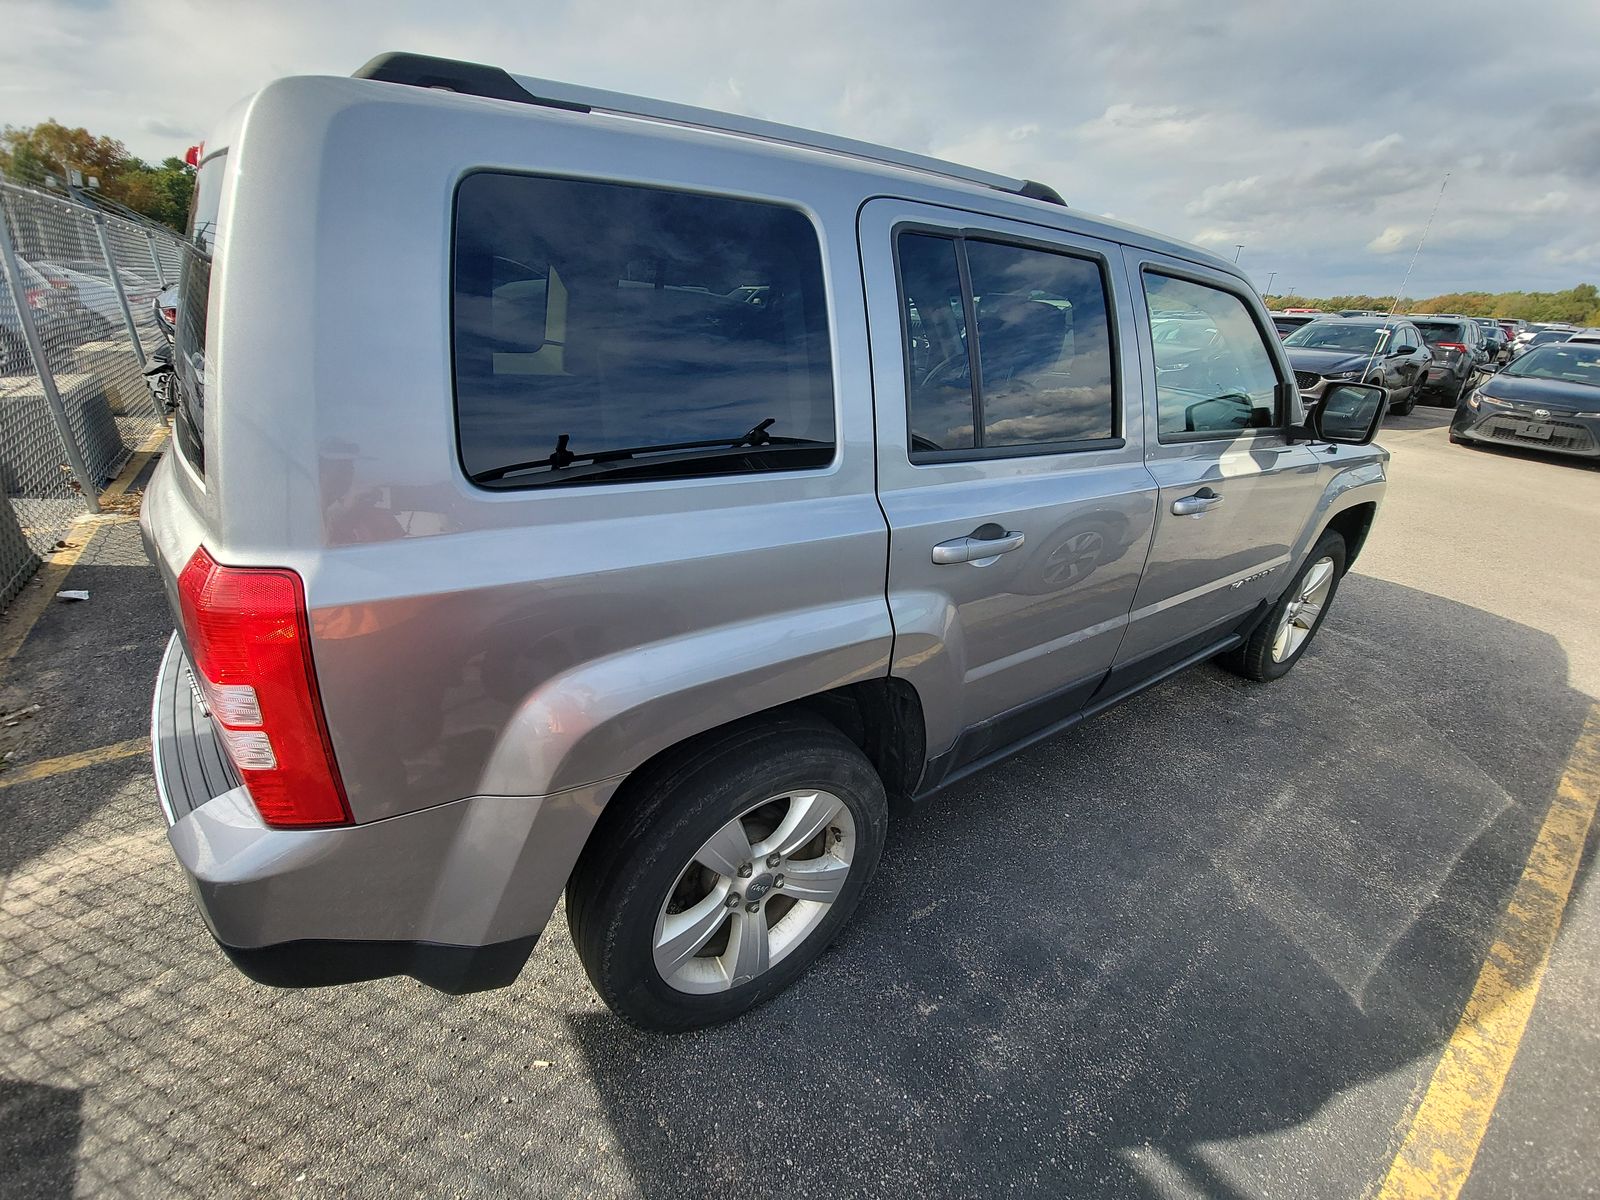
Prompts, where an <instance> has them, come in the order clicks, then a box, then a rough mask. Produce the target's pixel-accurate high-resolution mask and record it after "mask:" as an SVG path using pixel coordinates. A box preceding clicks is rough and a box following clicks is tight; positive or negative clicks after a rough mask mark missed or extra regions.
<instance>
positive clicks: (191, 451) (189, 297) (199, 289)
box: [173, 154, 227, 475]
mask: <svg viewBox="0 0 1600 1200" xmlns="http://www.w3.org/2000/svg"><path fill="white" fill-rule="evenodd" d="M226 158H227V156H226V154H214V155H212V156H211V157H210V158H208V159H206V161H205V162H204V163H202V164H201V166H200V170H199V173H198V174H197V175H196V176H195V184H194V202H193V204H192V206H191V207H190V209H189V233H188V238H187V240H186V241H185V242H184V244H183V267H182V272H181V275H180V278H179V283H178V315H177V322H176V331H175V333H174V343H175V345H174V350H175V353H174V355H173V367H174V370H175V373H176V376H177V394H178V405H177V410H176V412H174V414H173V440H175V441H176V442H177V443H178V449H179V451H180V452H181V453H182V454H183V456H184V457H185V458H186V459H188V460H189V464H190V465H191V466H193V467H194V469H195V470H196V471H198V472H199V473H200V474H201V475H204V474H205V473H206V451H205V405H206V323H207V319H208V317H209V315H210V312H211V262H212V259H213V257H214V256H215V254H216V248H217V242H218V239H219V238H220V237H221V233H222V231H221V229H219V228H218V224H217V217H218V214H219V212H220V211H221V208H222V176H223V174H224V171H225V169H226V168H225V161H226Z"/></svg>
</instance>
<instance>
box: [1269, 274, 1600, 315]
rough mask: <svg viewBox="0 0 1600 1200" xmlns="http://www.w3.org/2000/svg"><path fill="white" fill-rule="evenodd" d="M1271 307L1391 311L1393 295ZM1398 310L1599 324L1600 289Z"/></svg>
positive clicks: (1442, 299) (1281, 299)
mask: <svg viewBox="0 0 1600 1200" xmlns="http://www.w3.org/2000/svg"><path fill="white" fill-rule="evenodd" d="M1263 299H1265V300H1266V302H1267V306H1268V307H1269V308H1318V309H1322V310H1323V311H1325V312H1338V311H1339V310H1340V309H1342V308H1371V309H1377V310H1378V311H1380V312H1388V311H1389V306H1390V305H1392V304H1394V297H1393V296H1327V297H1324V298H1318V297H1315V296H1265V297H1263ZM1396 311H1397V312H1413V313H1440V312H1447V313H1461V314H1462V315H1463V316H1468V317H1521V318H1522V319H1523V320H1525V321H1555V322H1561V323H1565V324H1568V325H1600V292H1597V291H1596V290H1595V286H1594V284H1592V283H1580V284H1579V285H1578V286H1577V287H1571V288H1568V289H1567V290H1566V291H1564V292H1449V293H1447V294H1445V295H1443V296H1432V297H1429V298H1428V299H1426V300H1422V299H1414V298H1412V297H1410V296H1402V297H1400V303H1399V305H1398V306H1396Z"/></svg>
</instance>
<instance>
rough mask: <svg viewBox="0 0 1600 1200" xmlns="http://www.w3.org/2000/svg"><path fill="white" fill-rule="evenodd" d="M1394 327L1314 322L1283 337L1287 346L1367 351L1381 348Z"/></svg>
mask: <svg viewBox="0 0 1600 1200" xmlns="http://www.w3.org/2000/svg"><path fill="white" fill-rule="evenodd" d="M1393 332H1394V331H1393V330H1392V329H1386V328H1384V327H1382V326H1379V325H1333V324H1322V323H1318V322H1313V323H1312V324H1310V325H1302V326H1301V327H1300V328H1299V329H1297V330H1295V331H1294V332H1293V333H1291V334H1290V335H1289V336H1288V337H1286V338H1284V339H1283V344H1284V345H1285V346H1304V347H1305V348H1306V349H1308V350H1350V351H1352V352H1354V351H1361V352H1363V353H1365V352H1366V351H1369V350H1374V349H1381V348H1382V347H1383V344H1384V343H1385V342H1387V341H1388V340H1389V335H1390V334H1391V333H1393Z"/></svg>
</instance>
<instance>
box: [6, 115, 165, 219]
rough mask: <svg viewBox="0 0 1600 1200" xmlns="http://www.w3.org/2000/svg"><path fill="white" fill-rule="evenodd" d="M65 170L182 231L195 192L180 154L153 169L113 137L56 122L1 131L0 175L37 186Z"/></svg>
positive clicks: (104, 193) (120, 200)
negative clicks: (101, 135)
mask: <svg viewBox="0 0 1600 1200" xmlns="http://www.w3.org/2000/svg"><path fill="white" fill-rule="evenodd" d="M70 171H79V172H81V173H82V175H83V177H84V180H85V182H87V181H88V180H89V178H90V177H91V176H92V177H94V178H96V179H98V180H99V181H100V193H101V194H102V195H104V196H106V197H108V198H109V199H112V200H115V201H116V202H117V203H119V204H124V205H126V206H127V207H129V208H131V209H133V210H134V211H135V212H137V213H142V214H144V215H145V216H147V217H149V218H150V219H151V220H153V221H159V222H161V224H163V225H166V226H169V227H170V228H172V229H176V230H178V231H179V232H182V230H183V227H184V222H185V221H186V219H187V217H188V213H189V197H190V195H191V194H192V193H193V191H194V168H192V167H190V166H188V165H187V164H186V163H185V162H184V161H183V160H182V159H181V158H168V159H165V160H164V161H163V162H162V163H161V165H160V166H158V167H152V166H151V165H150V164H149V163H146V162H145V161H144V160H143V159H140V158H137V157H135V156H134V155H132V154H129V153H128V148H127V147H126V146H124V145H123V144H122V143H121V142H119V141H117V140H116V139H115V138H109V137H96V136H95V135H94V134H92V133H90V132H89V131H88V130H87V129H82V128H77V129H69V128H68V127H67V126H65V125H62V124H61V123H60V122H58V121H43V122H41V123H40V124H38V125H32V126H28V127H26V128H21V129H19V128H16V127H14V126H10V125H7V126H6V127H5V129H4V131H0V174H4V175H7V176H10V177H11V178H12V179H16V180H18V181H19V182H22V183H31V184H34V185H42V184H43V183H44V182H45V180H46V178H47V177H48V176H51V175H54V176H56V177H58V178H60V179H63V180H65V179H67V178H68V173H69V172H70Z"/></svg>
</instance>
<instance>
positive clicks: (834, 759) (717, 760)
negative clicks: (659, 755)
mask: <svg viewBox="0 0 1600 1200" xmlns="http://www.w3.org/2000/svg"><path fill="white" fill-rule="evenodd" d="M646 786H647V788H648V789H649V790H650V793H651V794H647V795H645V796H644V797H642V798H641V808H642V811H641V812H640V814H639V819H636V820H634V821H632V822H629V825H630V826H631V829H629V830H628V832H626V833H625V834H624V836H623V838H622V841H621V844H619V845H617V846H616V847H615V850H614V852H613V853H611V854H609V855H605V856H603V857H604V861H603V862H596V863H594V864H590V865H591V867H592V868H593V869H590V870H585V869H584V867H583V865H580V869H579V871H578V872H575V873H574V877H573V881H572V885H571V888H570V889H569V894H568V917H569V923H570V925H571V928H572V933H573V940H574V943H575V944H576V945H577V949H578V954H579V957H580V958H581V959H582V960H583V964H584V968H585V970H586V971H587V972H588V974H589V978H590V980H591V981H592V982H593V984H594V986H595V990H596V991H598V992H599V993H600V996H601V998H602V999H604V1000H605V1002H606V1003H607V1004H608V1005H609V1006H610V1007H611V1008H612V1009H613V1010H614V1011H615V1012H617V1013H618V1014H619V1015H620V1016H622V1017H623V1018H624V1019H625V1020H627V1021H628V1022H630V1023H631V1024H634V1025H636V1026H639V1027H641V1028H646V1029H656V1030H664V1031H676V1030H683V1029H691V1028H698V1027H701V1026H706V1025H714V1024H718V1023H720V1022H723V1021H727V1020H730V1019H732V1018H734V1017H737V1016H739V1015H740V1014H741V1013H743V1012H745V1011H747V1010H748V1009H750V1008H752V1007H754V1006H755V1005H757V1004H760V1003H762V1002H763V1001H765V1000H767V999H770V998H771V997H772V996H774V995H776V994H777V993H778V992H780V991H782V990H783V989H784V988H786V987H787V986H789V984H791V983H792V982H794V980H795V979H797V978H798V977H799V976H800V975H801V974H803V973H804V972H805V970H806V969H807V968H808V967H809V966H810V965H811V963H812V962H813V961H814V960H815V959H816V957H817V956H818V955H819V954H821V953H822V951H823V950H825V949H826V948H827V946H828V944H829V943H830V942H831V941H832V940H833V938H834V937H835V936H836V935H837V934H838V932H839V930H840V929H841V928H842V927H843V926H844V924H845V922H846V921H848V920H849V919H850V916H851V915H852V913H853V912H854V910H855V907H856V905H857V904H858V903H859V901H860V899H861V895H862V893H863V892H864V891H865V889H866V887H867V885H868V884H869V882H870V881H871V878H872V875H873V873H874V871H875V870H876V867H877V864H878V859H879V856H880V855H881V853H882V850H883V843H884V839H885V836H886V834H887V830H888V803H887V799H886V798H885V796H884V791H883V784H882V782H881V781H880V780H879V778H878V776H877V774H876V772H875V771H874V770H873V769H872V766H871V764H870V763H869V762H867V760H866V758H865V756H864V755H862V753H861V752H860V750H858V749H857V748H856V747H855V745H854V744H853V743H851V742H850V741H849V740H848V739H847V738H845V737H844V736H843V734H840V733H838V732H837V731H836V730H832V729H831V728H825V729H818V730H816V731H814V732H810V733H803V732H802V733H796V732H790V733H789V734H788V736H778V737H760V736H756V737H752V738H751V739H750V740H749V742H748V743H747V744H745V745H737V744H734V745H727V746H724V747H723V748H721V749H720V750H719V751H717V752H713V753H712V754H711V755H710V756H709V757H708V758H707V760H705V761H702V762H700V763H697V764H694V765H693V766H691V767H689V768H687V769H685V770H682V771H679V772H674V773H670V774H669V775H668V776H667V777H665V778H663V779H658V780H656V781H654V785H653V786H652V785H649V784H647V785H646ZM805 788H818V789H821V790H824V791H828V792H831V793H833V794H834V795H836V796H838V797H839V798H840V799H841V800H843V801H844V803H845V804H846V805H847V806H848V807H849V809H850V814H851V817H852V818H853V820H854V822H855V830H856V848H855V856H854V858H853V860H852V862H853V869H852V871H851V874H850V876H849V878H848V879H847V880H846V882H845V886H844V888H843V890H842V891H841V893H840V895H839V898H838V899H837V900H835V901H834V903H833V904H832V906H831V907H830V909H829V911H828V913H827V915H826V916H825V917H824V918H823V920H822V922H821V923H820V924H819V925H818V926H817V928H815V929H814V930H812V932H811V933H810V935H809V936H808V937H807V938H806V940H805V942H804V943H803V944H802V945H800V946H798V947H796V948H795V949H794V950H793V951H791V952H790V954H789V955H788V956H787V957H786V958H784V960H783V961H782V962H780V963H778V964H777V965H776V966H774V967H772V968H771V969H769V970H768V971H766V972H765V973H764V974H762V975H761V976H760V977H759V978H757V979H753V980H751V981H750V982H749V983H746V984H743V985H741V986H739V987H736V988H732V989H730V990H728V991H726V992H719V993H712V994H709V995H705V994H691V993H686V992H680V991H678V990H676V989H675V988H673V987H671V986H670V985H669V984H668V983H667V982H666V980H664V979H662V978H661V976H660V974H659V973H658V972H657V971H656V968H655V962H654V958H653V953H652V951H653V945H654V938H655V923H656V917H657V915H658V914H659V912H660V909H661V904H662V902H663V901H664V900H665V899H666V896H667V894H668V891H669V890H670V889H671V888H672V886H673V884H674V883H675V882H676V881H677V878H678V875H679V873H680V872H681V871H682V870H683V868H684V866H685V865H686V864H687V863H688V862H689V861H690V858H691V856H692V855H693V854H694V853H695V852H696V851H697V850H698V849H699V848H700V847H701V846H702V845H703V844H704V843H705V841H706V839H707V838H709V837H710V836H711V835H712V834H713V833H715V832H716V830H717V829H719V828H721V826H723V825H724V824H726V823H727V822H728V821H730V820H732V819H733V818H734V817H736V816H738V815H739V814H740V813H743V812H745V811H746V810H748V809H749V808H751V807H752V806H754V805H756V804H758V803H760V802H761V801H762V800H765V799H767V798H769V797H771V796H775V795H779V794H781V793H783V792H786V791H792V790H801V789H805Z"/></svg>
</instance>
